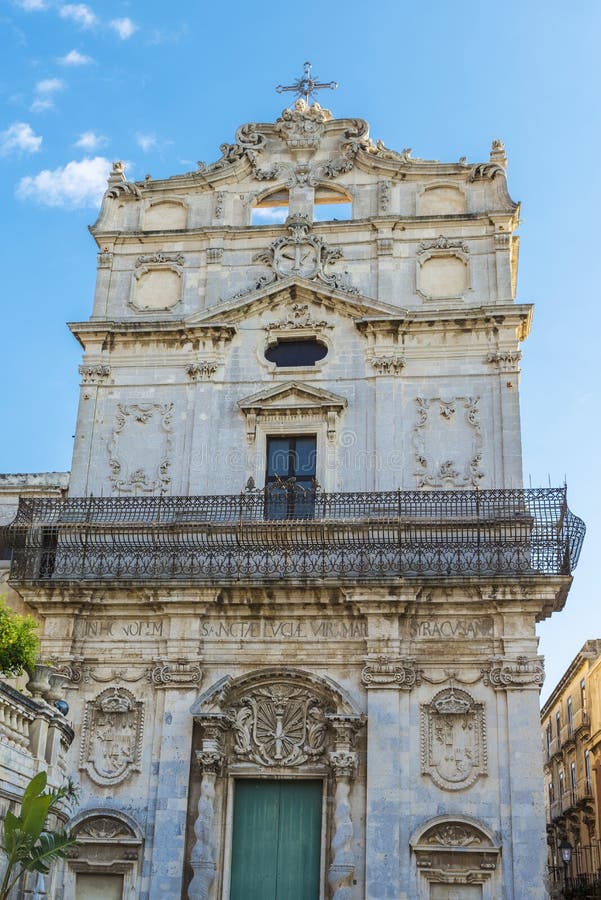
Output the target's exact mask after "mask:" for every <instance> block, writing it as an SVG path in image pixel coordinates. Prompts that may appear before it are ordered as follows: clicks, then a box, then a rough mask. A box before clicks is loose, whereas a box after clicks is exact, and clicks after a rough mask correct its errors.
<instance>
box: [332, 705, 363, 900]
mask: <svg viewBox="0 0 601 900" xmlns="http://www.w3.org/2000/svg"><path fill="white" fill-rule="evenodd" d="M329 718H330V721H331V722H332V725H333V727H334V731H335V734H336V740H335V744H334V750H332V751H331V752H330V754H329V759H330V766H331V768H332V773H333V775H334V780H335V783H336V794H335V798H334V823H333V828H332V841H331V845H330V867H329V869H328V883H329V885H330V891H331V895H330V896H331V898H332V900H351V898H352V896H353V887H352V885H353V875H354V874H355V854H354V850H353V837H354V834H353V820H352V818H351V805H350V792H351V784H352V782H353V779H354V777H355V773H356V771H357V753H356V752H355V750H354V749H353V746H354V739H355V733H356V729H357V724H358V722H357V720H356V718H354V717H353V718H350V717H345V716H331V717H329Z"/></svg>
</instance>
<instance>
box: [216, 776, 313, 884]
mask: <svg viewBox="0 0 601 900" xmlns="http://www.w3.org/2000/svg"><path fill="white" fill-rule="evenodd" d="M321 792H322V782H321V781H304V780H300V779H299V780H298V781H268V780H266V779H246V778H244V779H240V780H238V781H236V789H235V797H234V832H233V838H232V872H231V887H230V900H319V875H320V857H321Z"/></svg>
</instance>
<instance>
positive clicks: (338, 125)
mask: <svg viewBox="0 0 601 900" xmlns="http://www.w3.org/2000/svg"><path fill="white" fill-rule="evenodd" d="M299 93H301V94H302V93H303V92H302V91H299ZM221 153H222V155H221V158H220V159H218V160H217V161H216V162H213V163H211V164H207V165H205V164H199V167H198V169H197V170H196V171H194V172H191V173H188V174H183V175H175V176H173V177H171V178H166V179H157V180H154V179H151V178H150V177H148V178H147V179H146V180H144V181H141V182H131V181H128V180H127V177H126V174H125V171H124V167H123V165H122V164H121V163H115V164H114V166H113V170H112V172H111V174H110V177H109V180H108V187H107V190H106V193H105V195H104V198H103V200H102V207H101V210H100V215H99V217H98V220H97V221H96V223H95V225H94V226H93V227H92V229H91V232H92V235H93V237H94V239H95V240H96V242H97V244H98V247H99V253H98V277H97V283H96V292H95V297H94V305H93V309H92V314H91V317H90V318H89V319H88V320H87V321H84V322H72V323H70V326H69V327H70V329H71V331H72V332H73V335H74V336H75V338H76V339H77V340H78V341H79V343H80V345H81V347H82V351H83V360H82V365H81V367H80V373H81V394H80V400H79V411H78V419H77V427H76V435H75V446H74V454H73V465H72V470H71V473H70V476H69V481H68V491H66V490H60V489H59V488H58V487H57V486H56V485H54V486H53V487H52V489H50V487H49V488H48V490H47V491H45V490H44V484H46V482H44V479H43V478H42V479H41V480H40V482H39V484H38V490H37V491H33V492H32V491H29V492H27V491H25V492H24V491H23V490H22V489H21V488H22V485H20V484H19V483H17V482H15V484H14V491H13V493H14V496H13V497H12V500H11V502H12V503H13V508H12V510H11V516H10V518H12V523H11V524H10V525H9V526H8V528H7V529H6V533H7V534H8V536H9V540H10V543H11V546H12V563H11V569H10V586H11V588H12V590H13V591H14V592H16V593H17V594H18V595H19V596H20V598H21V599H22V601H23V602H24V603H25V604H26V605H28V606H29V607H31V608H32V609H34V610H35V611H36V613H37V614H38V615H39V617H40V618H41V621H42V626H41V631H42V653H43V657H44V658H45V659H50V660H51V661H52V663H53V664H54V666H55V667H56V670H57V671H58V672H59V673H60V674H62V676H63V677H64V682H65V687H64V695H65V696H66V698H67V700H68V702H69V705H70V712H69V716H68V718H69V721H70V722H71V723H72V725H73V728H74V731H75V739H74V741H73V744H72V745H71V749H70V750H69V757H68V759H69V770H70V771H72V772H76V773H78V776H79V778H80V781H81V798H80V805H79V807H78V809H77V813H76V815H75V818H74V820H73V822H72V827H73V830H74V832H75V833H76V834H77V836H78V839H79V843H78V845H77V847H76V848H75V849H74V850H73V851H72V852H71V855H70V856H69V857H68V859H67V860H66V861H65V863H64V866H63V867H62V868H59V869H57V870H56V872H55V873H54V875H53V879H54V880H53V884H52V885H51V886H50V887H49V888H48V891H49V896H52V897H57V898H65V900H73V898H77V900H94V898H102V900H117V898H141V900H159V898H161V900H164V898H180V897H181V898H189V900H387V898H391V900H392V898H394V900H501V898H503V900H541V898H543V897H545V896H546V887H545V862H546V854H545V818H544V800H543V778H542V756H541V746H540V738H539V734H538V728H539V690H540V686H541V684H542V681H543V678H544V671H543V663H542V659H541V657H540V656H538V655H537V644H538V641H537V637H536V623H537V622H538V621H541V620H542V619H544V618H546V617H547V616H549V615H551V614H552V613H553V612H554V611H558V610H560V609H561V608H562V607H563V605H564V603H565V600H566V596H567V593H568V590H569V587H570V583H571V571H572V569H573V567H574V566H575V565H576V562H577V558H578V553H579V549H580V543H581V540H582V534H583V526H582V523H581V522H580V520H579V519H577V518H576V517H575V516H573V515H572V514H571V513H570V511H569V509H568V507H567V502H566V495H565V490H564V489H563V488H558V489H552V488H548V489H537V490H533V489H524V487H523V482H522V463H521V444H520V413H519V373H520V365H519V362H520V344H521V342H522V341H523V340H524V339H525V338H526V337H527V335H528V332H529V329H530V324H531V317H532V308H531V306H530V305H528V304H522V303H517V302H516V299H515V297H516V279H517V263H518V237H517V236H516V234H515V230H516V228H517V225H518V215H519V205H518V204H517V203H515V202H514V201H513V200H512V199H511V197H510V195H509V193H508V189H507V180H506V155H505V150H504V147H503V144H502V143H501V142H500V141H498V140H495V141H493V144H492V149H491V151H490V158H489V159H487V160H485V161H484V162H478V163H471V162H468V161H467V160H466V159H464V158H462V159H460V160H459V161H457V162H448V163H441V162H438V161H433V160H426V159H419V158H414V157H413V156H412V155H411V152H410V151H409V150H403V151H402V152H397V151H395V150H391V149H389V148H388V147H386V146H385V145H384V143H383V142H382V141H380V140H375V141H374V140H372V138H370V136H369V129H368V125H367V123H366V122H365V121H364V120H362V119H336V118H334V117H333V115H332V114H331V113H330V112H329V111H328V110H327V109H325V108H322V106H320V105H319V104H318V103H315V102H313V103H312V102H311V96H310V92H308V93H307V94H306V96H305V97H304V98H303V97H302V96H301V97H300V98H299V99H297V100H296V102H295V103H294V104H293V105H292V106H291V107H289V108H287V109H285V110H284V111H283V112H282V114H281V116H280V117H279V118H278V119H277V120H276V121H275V122H273V123H251V124H245V125H242V126H241V127H240V128H238V131H237V132H236V138H235V143H233V144H223V145H222V147H221ZM338 211H340V212H338ZM6 478H7V479H8V483H9V482H10V476H6ZM51 481H52V479H50V480H49V481H48V484H50V482H51ZM9 487H10V484H9ZM3 490H4V495H3V496H4V497H5V498H6V496H7V490H8V489H7V486H6V483H5V484H4V488H3ZM9 493H10V492H9ZM18 495H21V496H20V500H19V502H18V508H17V500H18ZM5 502H8V501H5ZM7 508H8V507H7Z"/></svg>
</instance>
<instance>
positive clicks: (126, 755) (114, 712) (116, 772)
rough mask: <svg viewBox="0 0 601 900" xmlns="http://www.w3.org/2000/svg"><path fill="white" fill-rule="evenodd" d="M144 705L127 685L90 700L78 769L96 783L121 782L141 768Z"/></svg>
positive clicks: (82, 735)
mask: <svg viewBox="0 0 601 900" xmlns="http://www.w3.org/2000/svg"><path fill="white" fill-rule="evenodd" d="M143 727H144V704H143V702H142V700H136V698H135V697H134V695H133V694H132V693H131V692H130V691H128V690H126V689H125V688H116V687H112V688H107V690H105V691H103V692H102V693H101V694H99V695H98V696H97V697H96V698H95V699H94V700H88V701H87V702H86V706H85V713H84V719H83V726H82V734H81V752H80V759H79V768H80V769H81V770H82V771H84V772H87V774H88V776H89V777H90V778H91V779H92V781H94V782H95V783H96V784H100V785H104V786H109V785H113V784H120V783H121V782H122V781H124V780H125V779H126V778H128V777H129V776H130V775H132V774H133V773H135V772H139V771H140V762H141V758H142V733H143Z"/></svg>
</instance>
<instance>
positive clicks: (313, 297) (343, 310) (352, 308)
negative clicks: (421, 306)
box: [185, 275, 405, 326]
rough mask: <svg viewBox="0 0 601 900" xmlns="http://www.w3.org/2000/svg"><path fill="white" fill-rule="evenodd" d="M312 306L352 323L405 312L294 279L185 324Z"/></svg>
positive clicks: (236, 319)
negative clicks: (297, 306)
mask: <svg viewBox="0 0 601 900" xmlns="http://www.w3.org/2000/svg"><path fill="white" fill-rule="evenodd" d="M293 303H311V304H313V305H315V306H318V307H322V308H323V309H324V311H325V310H330V311H332V312H337V313H339V314H340V315H343V316H346V317H347V318H351V319H361V318H364V317H377V318H378V319H380V318H386V317H391V318H392V317H394V318H395V319H398V317H399V314H401V315H402V314H403V313H404V312H405V311H404V310H402V309H399V307H398V306H392V305H390V304H388V303H383V302H382V301H380V300H373V299H371V298H370V297H364V296H362V295H360V294H355V295H352V296H351V295H349V294H345V293H344V292H342V291H338V290H336V289H335V288H332V287H329V286H327V285H318V284H316V283H315V282H312V281H309V280H307V279H305V278H302V277H301V276H299V275H293V276H291V277H289V278H286V279H282V280H281V281H278V282H273V283H271V284H268V285H264V286H263V287H261V288H258V289H257V290H255V291H252V293H250V294H245V295H244V296H242V297H237V298H235V299H233V300H229V301H225V302H224V303H220V304H219V305H218V306H216V307H213V308H212V309H211V310H205V311H203V312H202V313H200V314H198V315H194V316H190V318H189V319H187V320H186V323H185V324H186V325H187V326H192V325H216V326H217V325H218V326H221V325H223V324H225V323H228V324H233V323H236V322H239V321H241V320H243V319H247V318H249V317H250V316H251V315H257V314H258V313H260V312H262V311H263V310H266V309H276V308H277V307H278V306H281V305H282V304H285V305H292V304H293Z"/></svg>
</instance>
